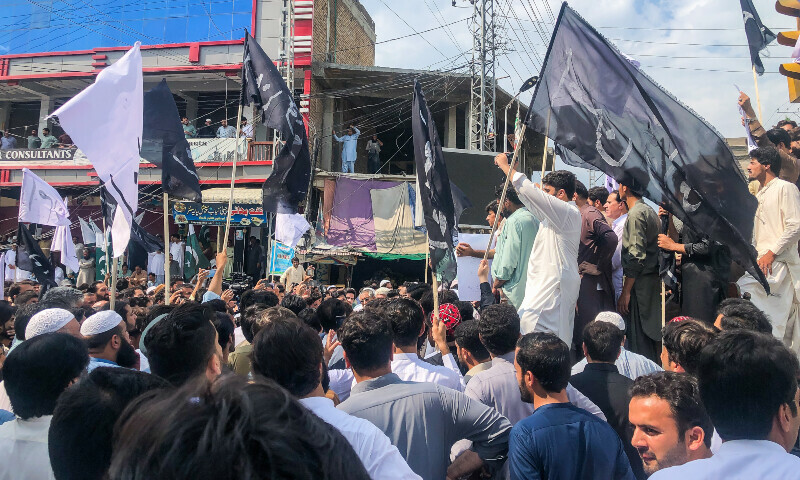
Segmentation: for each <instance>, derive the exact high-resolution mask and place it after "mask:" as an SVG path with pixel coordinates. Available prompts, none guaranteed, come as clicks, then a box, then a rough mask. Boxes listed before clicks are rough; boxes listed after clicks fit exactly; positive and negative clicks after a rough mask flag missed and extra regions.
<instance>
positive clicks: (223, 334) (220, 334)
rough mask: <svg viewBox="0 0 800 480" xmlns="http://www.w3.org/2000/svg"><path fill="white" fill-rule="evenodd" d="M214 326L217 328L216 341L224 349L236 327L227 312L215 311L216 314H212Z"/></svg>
mask: <svg viewBox="0 0 800 480" xmlns="http://www.w3.org/2000/svg"><path fill="white" fill-rule="evenodd" d="M214 328H215V329H216V330H217V343H219V347H220V348H221V349H223V350H225V347H227V346H228V344H229V343H231V341H232V340H231V336H232V335H233V331H234V330H235V329H236V325H234V324H233V320H231V317H230V316H229V315H228V314H227V313H223V312H216V315H214ZM231 350H233V348H231Z"/></svg>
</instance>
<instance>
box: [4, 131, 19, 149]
mask: <svg viewBox="0 0 800 480" xmlns="http://www.w3.org/2000/svg"><path fill="white" fill-rule="evenodd" d="M12 148H17V139H16V138H14V137H13V136H11V132H9V131H6V132H5V133H3V137H2V138H0V150H11V149H12Z"/></svg>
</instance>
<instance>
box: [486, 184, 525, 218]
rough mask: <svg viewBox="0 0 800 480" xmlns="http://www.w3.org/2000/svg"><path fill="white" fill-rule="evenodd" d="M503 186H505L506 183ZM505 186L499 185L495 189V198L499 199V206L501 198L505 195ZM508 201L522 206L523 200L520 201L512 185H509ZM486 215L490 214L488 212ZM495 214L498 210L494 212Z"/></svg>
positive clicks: (507, 190) (507, 191)
mask: <svg viewBox="0 0 800 480" xmlns="http://www.w3.org/2000/svg"><path fill="white" fill-rule="evenodd" d="M503 185H505V183H504V184H503ZM503 185H498V186H496V187H495V189H494V196H495V198H496V199H497V203H496V204H495V205H499V202H500V196H501V195H503ZM506 200H508V201H509V202H511V203H513V204H514V205H522V200H520V199H519V195H518V194H517V191H516V190H515V189H514V186H513V185H511V184H510V183H509V184H508V188H507V189H506ZM487 208H488V207H487ZM486 213H489V212H488V211H487V212H486ZM494 213H497V210H494Z"/></svg>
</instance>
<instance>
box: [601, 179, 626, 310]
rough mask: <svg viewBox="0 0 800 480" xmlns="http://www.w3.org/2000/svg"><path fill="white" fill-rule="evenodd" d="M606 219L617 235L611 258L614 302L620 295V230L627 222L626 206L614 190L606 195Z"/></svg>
mask: <svg viewBox="0 0 800 480" xmlns="http://www.w3.org/2000/svg"><path fill="white" fill-rule="evenodd" d="M605 209H606V217H607V218H608V219H609V220H611V228H612V229H613V230H614V233H615V234H616V235H617V248H616V250H614V256H613V257H611V268H612V273H611V278H612V280H613V282H614V302H615V303H616V301H617V300H619V296H620V295H621V294H622V230H623V229H624V228H625V221H627V220H628V204H626V203H625V202H623V201H622V199H620V198H619V190H614V191H613V192H611V193H610V194H609V195H608V198H607V199H606V203H605Z"/></svg>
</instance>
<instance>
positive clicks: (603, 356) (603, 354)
mask: <svg viewBox="0 0 800 480" xmlns="http://www.w3.org/2000/svg"><path fill="white" fill-rule="evenodd" d="M623 338H625V332H623V331H622V330H620V329H619V328H617V326H616V325H614V324H612V323H608V322H589V323H588V324H587V325H586V326H585V327H584V328H583V344H584V345H585V346H586V352H587V354H588V355H589V357H590V358H591V359H592V361H595V362H607V363H614V362H615V361H616V360H617V357H618V356H619V351H620V349H621V348H622V339H623Z"/></svg>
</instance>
